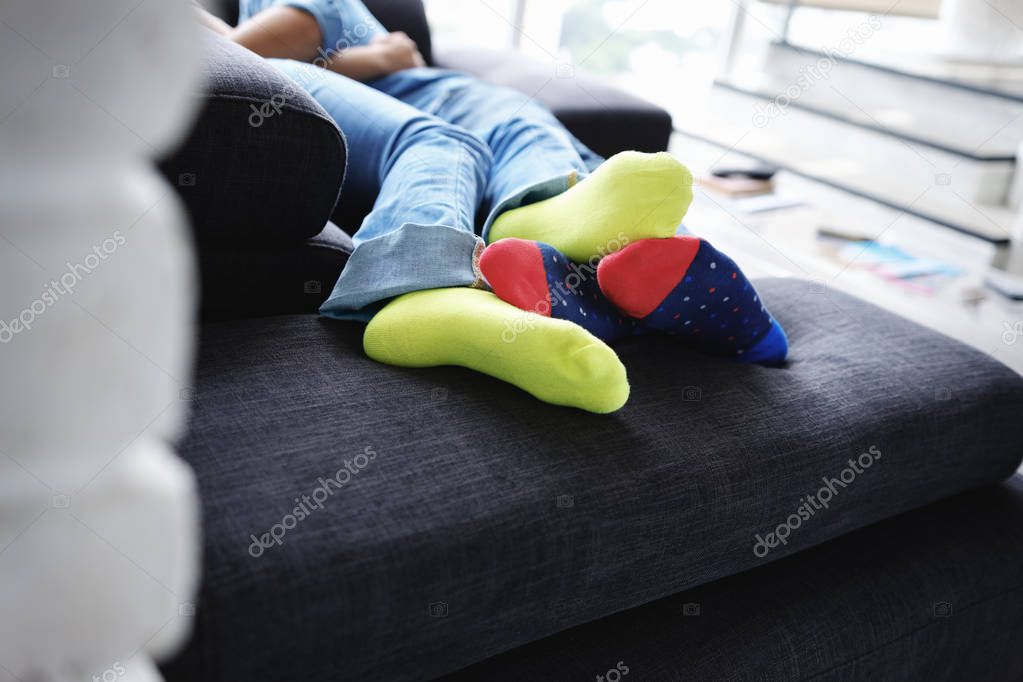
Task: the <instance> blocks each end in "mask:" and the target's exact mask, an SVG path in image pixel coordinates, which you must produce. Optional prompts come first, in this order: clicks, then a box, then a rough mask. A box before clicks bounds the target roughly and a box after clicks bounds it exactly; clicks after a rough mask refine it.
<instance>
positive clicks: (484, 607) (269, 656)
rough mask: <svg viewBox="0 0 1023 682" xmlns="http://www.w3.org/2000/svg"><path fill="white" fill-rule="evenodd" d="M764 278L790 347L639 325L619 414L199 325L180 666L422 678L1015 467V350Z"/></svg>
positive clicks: (341, 338) (335, 325)
mask: <svg viewBox="0 0 1023 682" xmlns="http://www.w3.org/2000/svg"><path fill="white" fill-rule="evenodd" d="M758 288H759V289H760V291H761V293H762V295H763V297H764V298H765V299H766V300H767V301H769V302H770V306H771V310H772V312H773V313H774V314H775V316H776V317H777V319H778V320H779V321H780V322H781V324H782V325H783V326H784V327H785V329H786V331H787V332H788V334H789V339H790V342H791V359H790V362H789V363H788V365H787V367H785V368H780V369H779V368H775V369H771V368H764V367H758V366H750V365H743V364H736V363H731V362H728V361H725V360H719V359H715V358H712V357H708V356H705V355H700V354H697V353H694V352H689V351H687V350H685V349H683V348H681V347H680V346H679V345H677V344H676V343H672V342H671V340H670V339H667V338H657V337H651V338H641V339H631V340H628V341H625V342H622V343H621V344H618V345H617V346H616V348H617V350H618V351H619V353H620V355H621V358H622V361H623V362H624V364H625V366H626V367H627V369H628V371H629V377H630V381H631V383H632V397H631V400H630V402H629V404H628V405H627V406H626V407H625V408H624V409H622V410H621V411H619V412H617V413H615V414H613V415H608V416H598V415H592V414H588V413H584V412H580V411H577V410H572V409H569V408H559V407H553V406H550V405H546V404H544V403H541V402H539V401H537V400H535V399H533V398H532V397H530V396H528V395H527V394H525V393H523V392H522V391H520V390H518V389H516V388H514V387H513V386H510V385H508V384H504V383H502V382H499V381H496V380H494V379H491V378H489V377H486V376H483V375H480V374H476V373H473V372H470V371H468V370H464V369H460V368H432V369H406V368H398V367H390V366H385V365H380V364H377V363H374V362H372V361H371V360H369V359H367V358H366V357H365V355H364V354H363V353H362V350H361V335H362V326H361V325H358V324H355V323H342V322H335V321H329V320H324V319H319V318H316V317H312V316H292V317H274V318H266V319H262V320H246V321H239V322H226V323H217V324H212V325H205V326H204V330H203V338H202V342H201V351H200V362H199V369H198V378H197V385H196V388H195V396H196V398H195V403H194V412H193V416H192V424H191V433H190V435H189V436H188V438H187V439H186V440H185V441H184V442H183V443H181V445H180V448H179V450H180V452H181V454H182V455H183V456H184V457H185V459H186V460H188V461H189V462H190V463H191V464H192V466H193V467H195V470H196V473H197V478H198V481H199V485H200V489H201V497H202V502H203V512H204V513H203V518H204V536H205V549H204V554H205V566H204V578H203V587H202V592H201V595H200V602H199V613H198V618H197V621H196V631H195V635H194V638H193V641H192V644H191V645H190V647H189V649H188V650H187V652H186V654H185V655H184V656H183V658H182V659H181V660H180V661H179V663H178V667H176V668H175V667H172V668H169V669H168V670H169V674H170V678H169V679H171V680H186V679H188V680H190V679H196V678H195V677H194V676H192V677H190V676H189V672H191V673H194V672H195V671H196V670H198V671H201V673H202V674H201V678H202V679H204V680H206V682H217V681H225V682H226V681H229V680H230V681H233V680H249V681H252V682H256V681H259V680H281V679H308V680H328V679H329V680H342V679H353V680H358V679H387V680H413V679H417V680H418V679H430V678H433V677H436V676H439V675H441V674H444V673H448V672H452V671H455V670H458V669H460V668H462V667H464V666H466V665H468V664H470V663H473V662H476V661H480V660H483V659H486V658H488V657H490V656H493V655H495V654H498V653H500V652H503V651H507V650H510V649H511V648H513V647H516V646H519V645H521V644H524V643H526V642H529V641H532V640H536V639H540V638H543V637H547V636H549V635H552V634H554V633H557V632H560V631H562V630H565V629H567V628H570V627H573V626H576V625H579V624H582V623H586V622H590V621H593V620H596V619H599V618H602V617H605V616H607V615H609V614H612V613H615V612H618V611H622V610H625V609H630V608H633V607H636V606H638V605H641V604H645V603H648V602H650V601H653V600H656V599H660V598H663V597H666V596H669V595H673V594H676V593H679V592H682V591H684V590H687V589H691V588H693V587H696V586H698V585H701V584H704V583H708V582H711V581H714V580H717V579H719V578H723V577H726V576H729V575H733V574H737V573H740V572H743V571H746V570H748V569H752V568H755V567H758V566H761V565H764V564H766V563H769V562H772V561H775V560H778V559H781V558H783V557H785V556H787V555H790V554H793V553H794V552H797V551H800V550H803V549H806V548H809V547H813V546H816V545H819V544H820V543H822V542H825V541H827V540H830V539H832V538H835V537H837V536H840V535H843V534H845V533H848V532H850V531H853V530H855V529H857V528H861V527H863V526H866V525H868V524H871V523H875V522H877V521H880V520H882V519H886V518H889V517H893V516H895V515H897V514H900V513H903V512H906V511H908V510H911V509H914V508H916V507H920V506H922V505H925V504H928V503H931V502H934V501H936V500H940V499H942V498H945V497H947V496H950V495H953V494H955V493H957V492H960V491H963V490H967V489H971V488H976V487H979V486H982V485H988V484H991V483H994V482H996V481H999V480H1001V479H1004V478H1006V477H1008V476H1009V475H1011V474H1012V472H1013V471H1014V470H1015V469H1016V467H1017V466H1018V464H1019V462H1020V459H1021V457H1023V420H1020V419H1019V414H1020V412H1021V410H1023V379H1021V378H1020V377H1019V376H1018V375H1016V374H1015V373H1013V372H1012V371H1010V370H1009V369H1007V368H1006V367H1004V366H1003V365H1001V364H999V363H998V362H996V361H995V360H993V359H991V358H989V357H988V356H986V355H983V354H981V353H979V352H978V351H975V350H972V349H970V348H968V347H966V346H964V345H962V344H960V343H957V342H955V341H952V340H950V339H948V338H946V337H944V336H941V335H939V334H936V333H934V332H931V331H928V330H925V329H923V328H921V327H919V326H917V325H915V324H913V323H911V322H909V321H906V320H905V319H903V318H899V317H896V316H894V315H891V314H889V313H887V312H884V311H882V310H880V309H878V308H876V307H874V306H872V305H870V304H868V303H864V302H862V301H859V300H856V299H852V298H850V297H848V296H845V295H843V294H840V293H837V292H832V291H824V292H822V291H820V290H819V288H818V287H816V286H815V285H813V284H811V283H808V282H801V281H796V280H763V281H760V282H758ZM874 452H877V453H880V459H875V460H874V461H872V462H871V463H870V465H869V466H867V465H866V464H864V463H863V461H864V460H860V455H862V454H867V455H868V456H872V454H871V453H874ZM371 455H372V457H371ZM850 460H854V461H856V462H857V463H858V464H857V465H858V466H859V467H860V469H861V473H858V474H855V473H853V474H852V477H851V480H848V481H847V480H846V479H847V478H849V476H848V475H847V474H846V473H845V472H846V470H851V467H853V466H854V465H853V464H851V463H850ZM332 476H337V477H338V478H337V479H336V480H335V481H334V482H331V481H329V480H328V479H329V478H330V477H332ZM832 479H834V481H837V482H832ZM827 485H830V486H832V487H834V488H835V492H834V493H833V494H832V495H830V496H829V499H828V508H827V509H822V510H819V511H816V512H815V513H814V514H813V515H812V517H811V518H809V519H806V520H801V519H800V518H799V516H798V515H797V514H798V512H797V510H798V509H800V508H801V507H802V506H803V505H805V504H806V497H807V496H808V495H811V494H816V495H819V496H820V499H822V500H823V495H822V494H820V493H819V492H818V491H819V490H820V489H822V488H823V487H825V486H827ZM303 496H306V497H307V498H309V499H310V500H311V501H313V502H316V501H318V503H319V507H318V508H316V509H311V508H310V505H311V504H312V502H306V501H305V499H304V498H303ZM302 504H305V511H303V510H302V509H301V506H302ZM300 512H301V513H300ZM794 515H796V518H795V520H794V521H793V520H792V517H793V516H794ZM299 516H302V517H303V518H302V519H301V520H299ZM786 523H788V524H790V525H791V526H792V527H791V528H790V530H789V532H787V533H784V535H785V538H784V543H782V542H780V541H779V540H778V539H777V538H778V537H779V535H780V534H781V533H779V531H778V529H779V527H780V525H781V524H786ZM772 532H773V533H775V534H776V535H775V536H774V537H775V538H776V539H775V541H774V542H773V543H771V544H772V546H770V547H769V548H768V551H766V552H760V551H759V550H757V546H758V540H757V537H758V536H760V537H761V538H766V537H767V536H768V535H769V534H770V533H772ZM278 540H279V541H280V543H279V544H278ZM615 660H617V659H615ZM183 671H184V672H183Z"/></svg>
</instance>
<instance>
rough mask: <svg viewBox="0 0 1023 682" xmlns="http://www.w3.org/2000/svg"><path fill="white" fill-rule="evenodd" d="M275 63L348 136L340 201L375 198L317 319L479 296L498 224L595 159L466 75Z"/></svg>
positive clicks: (548, 118) (531, 112) (517, 103)
mask: <svg viewBox="0 0 1023 682" xmlns="http://www.w3.org/2000/svg"><path fill="white" fill-rule="evenodd" d="M271 61H272V62H273V63H274V65H275V66H277V67H278V68H280V69H281V70H282V71H284V72H285V73H286V74H287V75H289V76H291V77H292V78H293V79H294V80H296V81H297V82H298V83H299V85H301V86H302V87H303V89H305V90H306V91H307V92H309V93H310V94H311V95H312V96H313V97H314V98H315V99H316V100H317V101H318V102H319V103H320V105H321V106H323V108H324V109H326V111H327V113H328V114H330V116H331V117H332V118H333V119H334V121H335V122H337V124H338V126H339V127H340V128H341V130H342V131H344V133H345V137H346V139H347V141H348V171H347V175H346V178H345V185H344V189H343V191H342V201H343V200H344V194H345V193H347V192H354V193H358V194H360V195H369V196H376V197H377V199H376V203H375V204H374V206H373V210H372V211H371V212H370V213H369V215H367V216H366V218H365V220H364V221H363V223H362V225H361V226H360V228H359V230H358V231H357V232H356V233H355V235H354V237H353V239H354V242H355V251H354V252H353V253H352V255H351V257H350V258H349V260H348V263H347V265H346V266H345V268H344V270H343V271H342V273H341V276H340V277H339V278H338V281H337V284H335V286H334V290H333V291H332V292H331V295H330V297H329V298H328V299H327V300H326V301H325V302H324V303H323V305H322V306H321V308H320V312H321V313H323V314H324V315H328V316H331V317H336V318H340V319H357V320H369V319H370V318H371V317H372V316H373V315H374V314H375V313H376V312H377V311H378V310H379V309H380V307H381V306H382V304H383V303H386V302H387V301H388V300H389V299H391V298H393V297H395V296H398V295H400V294H405V293H408V292H411V291H420V290H423V289H436V288H440V287H452V286H481V285H482V277H481V275H480V273H479V268H478V262H477V261H478V258H479V252H480V250H481V249H482V247H483V244H484V240H485V239H486V235H487V231H488V230H489V228H490V225H491V224H492V223H493V221H494V219H495V218H496V217H497V216H498V215H500V214H501V213H502V212H503V211H507V210H509V209H512V208H516V207H518V206H522V205H525V204H528V203H532V202H536V201H541V200H543V199H547V198H549V197H552V196H555V195H557V194H560V193H561V192H564V191H565V190H566V189H568V188H569V187H571V186H572V185H573V184H574V183H575V182H576V181H577V179H578V178H579V177H580V176H582V175H585V174H586V173H587V172H589V170H590V169H591V168H593V167H595V166H596V165H598V164H599V163H600V161H601V159H600V158H599V157H598V156H596V155H595V154H594V153H593V152H591V151H589V150H588V149H586V148H585V147H584V146H583V145H582V144H581V143H579V142H578V141H577V140H575V139H574V138H572V136H571V135H570V134H569V133H568V132H567V131H566V130H565V129H564V128H563V127H562V126H561V124H560V123H558V121H557V120H556V119H555V118H554V116H553V115H552V114H551V113H550V112H549V111H547V110H546V109H544V108H543V107H541V106H539V105H537V104H536V103H534V102H533V101H532V100H530V99H529V98H528V97H526V96H525V95H521V94H519V93H517V92H515V91H512V90H509V89H506V88H501V87H498V86H494V85H489V84H487V83H484V82H482V81H479V80H477V79H475V78H472V77H470V76H466V75H464V74H460V73H457V72H454V71H446V70H442V69H434V68H429V67H427V68H417V69H409V70H406V71H401V72H398V73H395V74H392V75H390V76H386V77H384V78H381V79H379V80H376V81H374V82H372V83H370V84H369V85H364V84H362V83H359V82H356V81H354V80H351V79H349V78H345V77H344V76H340V75H338V74H335V73H333V72H330V71H326V70H324V69H322V68H319V67H317V66H313V65H311V64H305V63H302V62H295V61H290V60H271ZM477 213H479V217H480V219H481V220H480V223H481V229H480V234H481V235H482V238H481V237H480V236H478V235H477V230H476V226H477Z"/></svg>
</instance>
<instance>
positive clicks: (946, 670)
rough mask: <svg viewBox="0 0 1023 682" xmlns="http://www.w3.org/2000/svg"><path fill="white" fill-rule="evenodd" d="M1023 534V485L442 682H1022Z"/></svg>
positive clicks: (965, 499) (908, 517)
mask: <svg viewBox="0 0 1023 682" xmlns="http://www.w3.org/2000/svg"><path fill="white" fill-rule="evenodd" d="M1021 528H1023V476H1019V475H1017V476H1016V477H1015V478H1013V479H1012V480H1011V481H1010V482H1008V483H1006V484H1004V485H1002V486H998V487H994V488H984V489H981V490H978V491H975V492H972V493H966V494H963V495H960V496H958V497H953V498H951V499H949V500H946V501H942V502H939V503H936V504H934V505H930V506H928V507H925V508H923V509H920V510H917V511H914V512H911V513H908V514H905V515H903V516H899V517H897V518H895V519H891V520H888V521H884V522H882V523H879V524H876V525H874V526H871V527H870V528H866V529H863V530H859V531H856V532H854V533H852V534H850V535H848V536H846V537H843V538H840V539H838V540H835V541H832V542H828V543H825V544H823V545H820V546H818V547H814V548H812V549H809V550H807V551H806V552H803V553H801V554H799V555H798V556H793V557H788V558H786V559H783V560H781V561H779V562H776V563H773V564H770V565H768V566H764V567H762V568H759V569H757V570H754V571H750V572H747V573H743V574H742V575H738V576H734V577H732V578H727V579H725V580H719V581H717V582H715V583H712V584H710V585H706V586H704V587H700V588H697V589H695V590H690V591H688V592H684V593H682V594H679V595H675V596H673V597H670V598H668V599H663V600H660V601H657V602H654V603H652V604H649V605H647V606H643V607H640V608H637V609H633V610H630V611H626V612H624V613H620V614H617V615H615V616H612V617H610V618H606V619H604V620H601V621H598V622H595V623H591V624H588V625H584V626H582V627H579V628H574V629H572V630H569V631H567V632H564V633H561V634H559V635H557V636H555V637H550V638H548V639H545V640H543V641H541V642H537V643H535V644H532V645H529V646H526V647H522V648H521V649H518V650H515V651H512V652H509V653H507V654H505V655H502V656H497V657H495V658H492V659H490V660H488V661H486V662H484V663H481V664H479V665H476V666H473V667H472V668H470V669H468V670H465V671H463V672H461V673H457V674H455V675H452V676H450V677H445V678H444V682H519V681H520V680H591V679H594V676H595V675H603V674H604V673H605V672H606V671H607V670H609V669H610V668H612V667H615V665H616V663H617V662H618V661H622V662H623V664H624V665H625V666H626V667H627V668H628V669H629V675H628V676H627V677H623V679H626V680H642V681H643V682H669V681H671V682H673V681H675V680H701V682H703V681H706V682H713V681H715V680H733V681H734V680H760V681H764V680H768V681H775V680H776V681H778V682H791V681H792V680H818V681H820V682H862V680H884V681H885V682H963V681H964V680H985V682H1019V680H1023V647H1021V646H1020V642H1023V533H1021V532H1020V529H1021ZM607 679H608V680H613V677H608V678H607Z"/></svg>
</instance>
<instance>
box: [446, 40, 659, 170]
mask: <svg viewBox="0 0 1023 682" xmlns="http://www.w3.org/2000/svg"><path fill="white" fill-rule="evenodd" d="M436 61H437V66H442V67H444V68H448V69H456V70H458V71H464V72H465V73H469V74H472V75H474V76H476V77H477V78H481V79H483V80H485V81H489V82H491V83H496V84H497V85H504V86H507V87H510V88H514V89H516V90H519V91H520V92H524V93H525V94H527V95H529V96H530V97H534V98H536V100H537V101H539V102H540V103H542V104H544V105H545V106H546V107H547V108H548V109H550V110H551V111H552V112H553V113H554V115H555V116H557V117H558V120H559V121H561V122H562V124H564V126H565V127H566V128H568V130H569V131H570V132H571V133H572V134H573V135H575V136H576V137H577V138H579V139H580V140H581V141H582V142H583V144H585V145H586V146H587V147H589V148H590V149H592V150H593V151H594V152H596V153H597V154H599V155H601V156H603V157H605V158H607V157H609V156H613V155H614V154H617V153H618V152H621V151H626V150H629V149H635V150H637V151H641V152H661V151H664V150H666V149H667V148H668V140H669V139H670V138H671V132H672V122H671V115H670V114H668V112H667V111H665V110H664V109H662V108H661V107H659V106H657V105H655V104H652V103H650V102H648V101H646V100H644V99H641V98H639V97H636V96H635V95H631V94H629V93H627V92H625V91H623V90H620V89H618V88H616V87H614V86H611V85H607V84H606V83H604V82H602V81H600V80H599V79H597V78H596V77H594V76H591V75H589V74H587V73H585V72H583V71H582V70H574V69H573V70H571V71H565V72H564V73H561V72H558V71H556V70H555V66H554V65H553V64H549V63H544V62H540V61H537V60H535V59H531V58H528V57H525V56H523V55H522V54H521V53H518V52H515V51H513V50H491V49H484V48H476V47H456V48H447V49H444V50H443V51H442V50H437V51H436ZM565 68H569V67H568V66H566V67H565Z"/></svg>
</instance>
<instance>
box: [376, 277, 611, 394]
mask: <svg viewBox="0 0 1023 682" xmlns="http://www.w3.org/2000/svg"><path fill="white" fill-rule="evenodd" d="M362 343H363V347H364V348H365V349H366V354H367V355H369V357H371V358H373V359H374V360H376V361H378V362H383V363H386V364H388V365H399V366H402V367H434V366H437V365H458V366H461V367H468V368H469V369H474V370H476V371H477V372H483V373H484V374H488V375H490V376H492V377H495V378H497V379H501V380H503V381H507V382H508V383H511V384H514V385H515V386H518V387H519V388H521V389H522V390H524V391H527V392H529V393H532V394H533V395H534V396H536V397H537V398H539V399H540V400H544V401H546V402H549V403H554V404H555V405H569V406H571V407H578V408H580V409H583V410H588V411H590V412H597V413H601V414H603V413H607V412H614V411H615V410H617V409H618V408H620V407H621V406H622V405H624V404H625V401H626V400H628V398H629V382H628V379H627V378H626V376H625V367H624V366H623V365H622V363H621V361H620V360H619V359H618V356H617V355H615V352H614V351H613V350H611V349H610V348H609V347H608V346H607V345H605V344H604V342H603V341H601V340H600V339H598V338H597V337H595V336H593V335H592V334H590V333H589V332H587V331H586V330H585V329H583V328H582V327H580V326H579V325H576V324H573V323H571V322H567V321H565V320H557V319H552V318H550V317H543V316H541V315H537V314H534V313H525V312H523V311H522V310H519V309H518V308H516V307H515V306H513V305H510V304H508V303H505V302H504V301H502V300H501V299H499V298H498V297H497V296H495V295H494V294H492V293H490V292H486V291H480V290H478V289H468V288H456V289H430V290H427V291H416V292H413V293H411V294H405V295H404V296H399V297H398V298H396V299H394V300H393V301H391V302H390V303H388V304H387V305H386V306H384V308H383V309H382V310H381V311H380V312H379V313H377V314H376V316H374V317H373V319H372V320H371V321H370V323H369V326H368V327H367V328H366V334H365V336H364V337H363V341H362Z"/></svg>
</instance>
